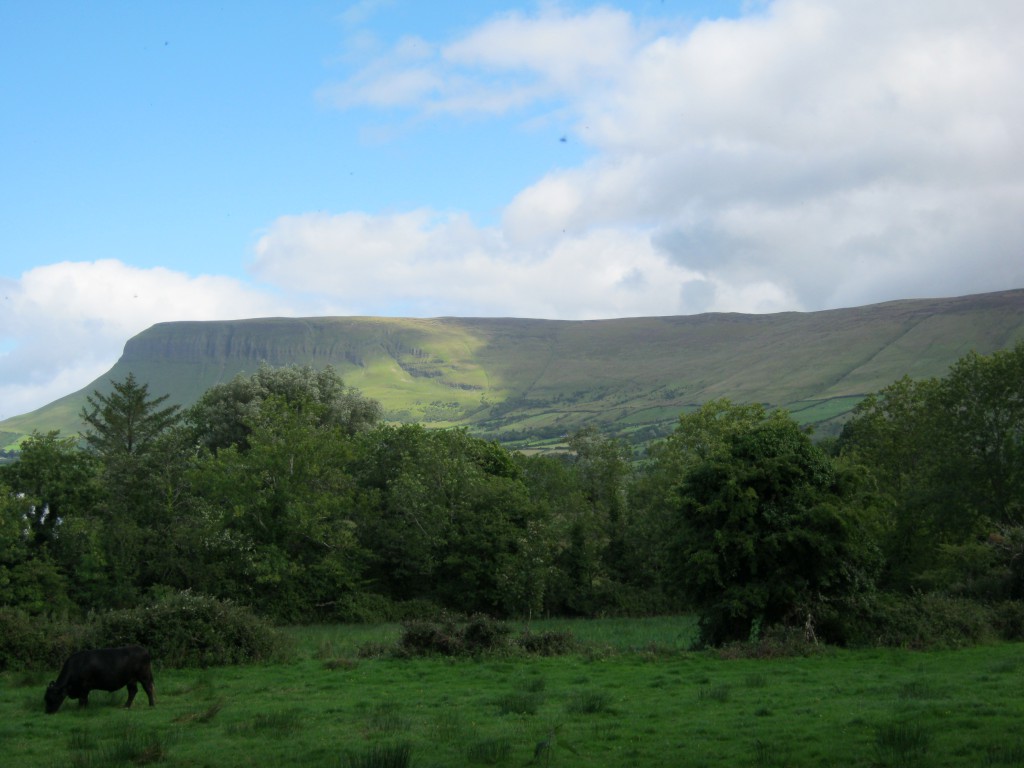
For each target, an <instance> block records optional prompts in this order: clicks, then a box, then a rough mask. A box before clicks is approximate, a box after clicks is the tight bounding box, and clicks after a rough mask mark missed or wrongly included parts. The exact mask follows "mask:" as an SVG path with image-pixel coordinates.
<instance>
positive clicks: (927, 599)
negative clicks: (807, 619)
mask: <svg viewBox="0 0 1024 768" xmlns="http://www.w3.org/2000/svg"><path fill="white" fill-rule="evenodd" d="M1017 605H1018V607H1019V604H1017ZM1019 616H1020V613H1015V612H1008V611H1006V610H1005V609H1002V610H1001V608H1000V607H999V606H988V605H984V604H982V603H978V602H976V601H973V600H967V599H964V598H956V597H947V596H943V595H940V594H935V593H912V594H899V593H893V592H876V593H874V594H869V595H864V596H860V597H858V598H857V599H856V600H853V601H851V602H850V604H848V605H846V606H844V608H843V610H841V611H840V612H839V618H838V623H839V624H840V626H839V627H838V628H837V630H836V632H837V634H838V635H839V636H841V637H842V639H843V640H844V642H845V643H846V644H848V645H851V646H871V645H881V646H895V647H899V648H917V649H921V648H963V647H966V646H970V645H977V644H981V643H987V642H992V641H994V640H996V639H998V638H999V637H1000V636H1003V635H1004V633H1009V632H1013V631H1014V627H1013V625H1014V624H1016V623H1017V621H1019V618H1017V617H1019Z"/></svg>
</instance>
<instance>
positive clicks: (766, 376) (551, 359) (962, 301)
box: [0, 290, 1024, 445]
mask: <svg viewBox="0 0 1024 768" xmlns="http://www.w3.org/2000/svg"><path fill="white" fill-rule="evenodd" d="M1019 340H1024V290H1011V291H1002V292H998V293H988V294H981V295H975V296H964V297H959V298H946V299H916V300H906V301H893V302H887V303H884V304H875V305H871V306H866V307H858V308H852V309H836V310H826V311H821V312H782V313H778V314H770V315H745V314H704V315H692V316H677V317H640V318H625V319H616V320H587V321H566V320H528V319H515V318H453V317H443V318H433V319H400V318H375V317H318V318H261V319H250V320H233V321H208V322H170V323H159V324H157V325H154V326H153V327H151V328H149V329H148V330H146V331H143V332H142V333H140V334H139V335H137V336H135V337H134V338H132V339H130V340H129V341H128V343H127V344H126V345H125V348H124V354H123V355H122V357H121V359H120V360H118V361H117V363H116V364H115V365H114V367H113V368H112V369H111V370H110V371H109V372H108V373H107V374H106V375H104V376H102V377H100V378H99V379H97V380H96V381H94V382H92V383H91V384H89V385H88V386H87V387H85V388H84V389H82V390H81V391H79V392H75V393H73V394H70V395H67V396H66V397H63V398H61V399H60V400H57V401H55V402H53V403H51V404H50V405H47V406H44V407H43V408H40V409H39V410H36V411H33V412H32V413H29V414H25V415H22V416H16V417H14V418H10V419H7V420H6V421H3V422H0V432H2V434H0V440H2V441H3V443H4V444H7V443H9V442H10V441H11V440H12V439H15V438H17V437H19V436H21V435H24V434H27V433H29V432H31V431H32V430H33V429H37V430H40V431H46V430H50V429H60V430H61V431H62V433H64V434H74V433H75V432H77V431H78V430H79V429H80V428H81V424H80V421H79V419H78V417H77V414H78V413H79V412H80V411H81V409H82V407H83V405H85V398H86V395H88V394H91V393H92V392H93V390H100V391H101V392H106V391H109V390H110V381H120V380H122V379H124V378H125V377H126V376H127V375H128V373H129V372H132V373H134V374H135V376H136V378H137V379H139V380H140V381H143V382H146V383H148V384H149V390H150V393H151V394H152V395H154V396H156V395H161V394H165V393H167V394H169V395H170V401H171V402H175V403H179V404H181V405H189V404H191V403H193V402H195V400H196V399H197V398H198V397H199V396H200V395H201V394H202V393H203V392H204V391H205V390H206V389H208V388H209V387H211V386H213V385H214V384H218V383H221V382H224V381H227V380H229V379H230V378H231V377H233V376H235V375H236V374H238V373H243V372H244V373H252V372H253V371H255V370H256V369H257V368H258V367H259V365H260V363H261V362H266V363H268V364H270V365H274V366H277V365H288V364H293V363H295V364H303V365H304V364H309V365H313V366H317V367H319V366H325V365H333V366H335V367H336V368H337V369H338V371H339V372H340V374H341V375H342V376H343V377H344V379H345V382H346V383H347V384H349V385H352V386H355V387H358V388H359V389H361V390H362V391H363V393H364V394H366V395H368V396H370V397H373V398H376V399H378V400H380V401H381V403H382V404H383V406H384V408H385V412H386V417H387V418H388V419H391V420H395V421H419V422H423V423H425V424H428V425H436V426H448V425H465V426H467V427H469V428H470V430H471V431H473V432H474V433H475V434H480V435H485V436H490V437H496V438H499V439H501V440H503V441H507V442H512V443H514V444H519V445H540V444H542V443H543V442H545V441H557V440H558V439H559V438H560V437H561V436H563V435H565V434H566V433H567V432H571V431H573V430H575V429H577V428H579V427H581V426H584V425H587V424H595V425H598V426H599V427H601V428H602V429H604V430H606V431H608V432H610V433H614V434H619V435H622V436H625V437H629V438H631V439H636V440H642V439H646V438H650V437H653V436H656V435H659V434H665V433H666V432H667V431H668V430H670V429H671V428H672V425H673V424H674V422H675V420H676V418H677V417H678V415H679V413H680V412H682V411H685V410H687V409H690V408H693V407H695V406H697V405H699V404H701V403H704V402H706V401H708V400H711V399H713V398H718V397H728V398H730V399H732V400H733V401H735V402H763V403H766V404H768V405H770V406H773V407H776V406H779V407H785V408H787V409H789V410H790V411H791V412H793V414H794V415H795V417H796V418H797V419H798V420H800V421H801V422H803V423H808V424H814V425H816V427H817V428H818V432H819V434H820V433H822V432H824V433H826V434H828V433H831V432H834V431H835V430H836V429H837V428H838V425H839V424H841V422H842V420H843V418H844V417H845V416H846V415H847V414H848V413H849V412H850V410H851V409H852V408H853V407H854V406H855V405H856V404H857V402H859V401H860V400H861V398H863V397H864V395H866V394H868V393H871V392H875V391H877V390H879V389H881V388H882V387H884V386H886V385H887V384H890V383H892V382H893V381H895V380H896V379H899V378H900V377H902V376H904V375H909V376H911V377H913V378H926V377H931V376H942V375H944V374H945V373H946V371H947V370H948V368H949V366H950V365H951V364H952V363H953V362H955V361H956V360H957V359H959V358H960V357H962V356H963V355H965V354H966V353H968V352H970V351H971V350H975V351H977V352H979V353H982V354H987V353H991V352H993V351H995V350H998V349H1004V348H1007V347H1010V346H1012V345H1013V344H1014V343H1015V342H1017V341H1019Z"/></svg>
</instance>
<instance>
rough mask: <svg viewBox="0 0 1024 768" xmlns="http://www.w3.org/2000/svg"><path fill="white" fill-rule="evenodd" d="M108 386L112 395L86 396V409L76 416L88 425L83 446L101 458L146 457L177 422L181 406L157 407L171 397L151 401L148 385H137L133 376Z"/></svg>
mask: <svg viewBox="0 0 1024 768" xmlns="http://www.w3.org/2000/svg"><path fill="white" fill-rule="evenodd" d="M110 384H111V386H112V387H113V391H112V392H111V393H110V394H109V395H104V394H103V393H101V392H100V391H99V390H93V393H92V394H91V395H88V396H86V401H87V402H88V403H89V407H88V408H83V409H82V411H81V413H80V414H79V415H80V416H81V418H82V421H84V422H85V423H86V424H87V425H88V427H87V429H86V433H85V441H86V443H87V444H88V446H89V447H90V448H91V449H92V450H93V451H94V452H95V453H97V454H98V455H100V456H102V457H104V458H107V459H110V458H113V457H118V456H135V455H139V454H142V453H145V451H146V450H147V449H148V448H149V447H150V446H151V445H152V444H153V441H155V440H156V439H157V437H158V436H159V435H160V434H161V433H162V432H164V431H165V430H167V429H168V428H170V427H172V426H174V424H176V423H177V421H178V419H179V418H180V416H179V413H178V411H179V410H180V406H178V405H169V406H167V407H165V408H160V407H159V406H161V405H162V404H163V403H164V402H165V401H166V400H167V399H168V398H169V397H170V395H161V396H160V397H155V398H151V397H150V396H149V385H148V384H140V383H139V382H138V381H136V379H135V374H134V373H129V374H128V376H127V377H125V380H124V381H121V382H116V381H111V382H110Z"/></svg>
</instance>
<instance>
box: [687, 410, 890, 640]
mask: <svg viewBox="0 0 1024 768" xmlns="http://www.w3.org/2000/svg"><path fill="white" fill-rule="evenodd" d="M705 408H706V409H707V411H706V412H703V411H704V409H701V411H698V412H697V413H695V414H692V415H688V416H683V417H682V418H681V419H680V424H679V427H678V429H677V433H678V436H679V441H678V442H680V443H681V444H683V445H689V446H693V448H692V449H691V451H692V453H693V456H692V457H691V461H688V462H685V465H686V470H685V471H684V473H683V475H682V476H681V477H680V479H679V480H680V482H679V486H678V499H679V502H678V503H679V507H678V510H679V511H678V516H677V521H678V531H677V539H676V552H677V560H676V563H675V571H676V575H677V583H678V586H679V588H680V589H681V590H682V591H683V593H684V594H685V595H686V597H687V598H688V600H689V602H690V603H691V604H692V605H693V606H694V607H695V608H696V609H697V611H698V612H699V614H700V625H701V634H702V640H703V641H704V642H705V643H709V644H719V643H722V642H727V641H733V640H746V639H748V638H756V637H757V636H758V635H759V634H760V632H761V631H762V630H763V629H765V628H767V627H769V626H772V625H775V624H782V623H800V624H803V623H804V622H805V621H806V619H807V617H808V616H810V617H811V621H812V622H813V621H814V620H815V614H817V613H819V612H820V611H821V609H822V607H823V605H822V604H823V603H828V602H829V601H832V600H835V599H837V598H842V597H845V596H847V595H850V594H852V593H854V592H855V591H857V590H861V589H865V588H868V587H870V586H871V582H872V573H873V564H874V562H875V557H874V556H873V550H872V549H871V547H870V546H868V545H867V544H866V543H865V542H864V541H862V537H861V534H860V533H859V531H858V529H857V526H856V524H855V518H854V516H853V513H852V511H851V510H850V509H848V508H847V506H846V504H845V500H844V498H843V495H842V492H841V490H840V489H841V485H840V484H838V483H837V482H836V474H835V469H834V468H833V465H832V463H831V461H830V459H829V458H828V456H827V455H826V454H825V453H824V452H823V451H822V450H821V449H819V448H818V447H817V446H815V445H814V444H813V443H812V442H811V440H810V437H809V436H808V435H807V433H806V432H804V431H803V430H801V429H800V427H799V425H797V423H796V422H795V421H793V420H792V418H790V417H789V416H788V414H786V413H784V412H779V411H776V412H774V413H771V414H767V413H763V412H762V415H761V418H760V419H759V420H757V421H756V422H754V423H751V422H750V418H751V417H752V416H755V411H754V410H751V409H750V408H747V407H744V408H743V409H742V410H741V412H739V413H734V414H729V413H728V410H729V406H728V404H723V403H714V404H711V405H709V406H705ZM712 417H713V418H712ZM741 423H743V424H744V427H743V428H742V429H737V428H736V426H737V425H738V424H741ZM715 425H718V426H719V427H720V429H719V430H717V431H716V430H715V429H713V428H712V427H714V426H715ZM691 430H692V432H693V433H694V434H691V435H687V432H688V431H691Z"/></svg>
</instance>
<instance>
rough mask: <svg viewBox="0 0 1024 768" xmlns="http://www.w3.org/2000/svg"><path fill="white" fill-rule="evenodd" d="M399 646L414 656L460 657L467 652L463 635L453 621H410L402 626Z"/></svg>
mask: <svg viewBox="0 0 1024 768" xmlns="http://www.w3.org/2000/svg"><path fill="white" fill-rule="evenodd" d="M398 646H399V648H400V649H401V650H402V651H404V652H405V653H408V654H410V655H412V656H430V655H433V654H440V655H442V656H458V655H460V654H462V653H464V652H465V645H464V643H463V640H462V635H461V633H460V632H459V631H458V628H457V627H456V626H455V624H454V623H453V622H451V621H446V622H443V623H437V622H433V621H408V622H406V623H405V624H403V625H402V636H401V637H400V638H399V640H398Z"/></svg>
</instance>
